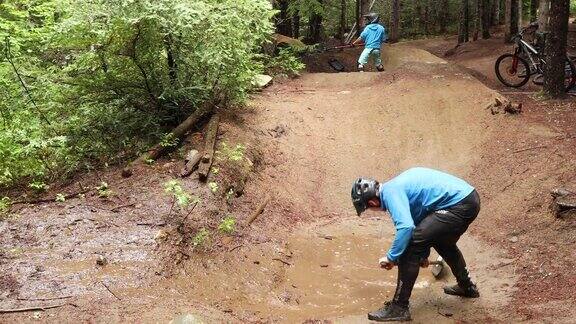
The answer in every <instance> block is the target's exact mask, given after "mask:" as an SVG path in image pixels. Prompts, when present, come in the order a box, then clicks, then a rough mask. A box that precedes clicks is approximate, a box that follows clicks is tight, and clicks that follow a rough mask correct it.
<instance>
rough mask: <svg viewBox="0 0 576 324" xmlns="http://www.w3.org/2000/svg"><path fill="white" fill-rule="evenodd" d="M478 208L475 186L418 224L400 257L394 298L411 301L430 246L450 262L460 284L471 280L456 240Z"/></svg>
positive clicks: (399, 301) (466, 283)
mask: <svg viewBox="0 0 576 324" xmlns="http://www.w3.org/2000/svg"><path fill="white" fill-rule="evenodd" d="M479 211H480V196H479V195H478V193H477V192H476V190H474V191H472V193H470V194H469V195H468V196H467V197H466V198H464V199H463V200H462V201H460V202H459V203H457V204H456V205H454V206H452V207H450V208H446V209H444V210H437V211H435V212H433V213H430V214H429V215H428V216H426V217H425V218H424V219H423V220H422V221H421V222H420V224H418V225H417V226H416V228H415V229H414V231H413V233H412V240H411V241H410V244H409V245H408V247H407V248H406V250H405V251H404V253H403V254H402V256H401V257H400V259H399V260H398V283H397V285H396V293H395V294H394V301H395V302H397V303H399V304H402V305H408V300H409V299H410V294H411V293H412V288H414V283H415V282H416V278H417V277H418V271H419V270H420V262H421V261H422V260H423V259H424V258H426V257H427V256H428V255H429V253H430V248H431V247H433V248H434V249H435V250H436V251H437V252H438V254H439V255H440V256H441V257H442V258H443V259H444V261H446V263H447V264H448V265H449V266H450V269H451V270H452V273H453V274H454V276H455V277H456V280H457V281H458V284H459V285H460V286H461V287H468V286H470V285H471V284H472V282H471V281H470V276H469V274H468V270H467V269H466V261H464V257H463V256H462V253H461V252H460V249H458V246H456V242H458V239H460V236H461V235H462V234H464V232H466V230H467V229H468V226H469V225H470V223H472V221H474V219H475V218H476V216H477V215H478V212H479Z"/></svg>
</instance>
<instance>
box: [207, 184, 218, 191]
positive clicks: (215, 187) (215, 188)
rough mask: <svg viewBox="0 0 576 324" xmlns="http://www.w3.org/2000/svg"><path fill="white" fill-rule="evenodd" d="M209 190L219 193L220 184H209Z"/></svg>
mask: <svg viewBox="0 0 576 324" xmlns="http://www.w3.org/2000/svg"><path fill="white" fill-rule="evenodd" d="M208 188H210V191H212V193H216V192H217V191H218V184H217V183H216V182H208Z"/></svg>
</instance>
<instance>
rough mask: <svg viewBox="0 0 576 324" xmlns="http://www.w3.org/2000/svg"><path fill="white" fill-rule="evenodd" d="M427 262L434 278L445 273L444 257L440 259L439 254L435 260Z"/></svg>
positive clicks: (438, 277)
mask: <svg viewBox="0 0 576 324" xmlns="http://www.w3.org/2000/svg"><path fill="white" fill-rule="evenodd" d="M429 264H430V265H431V266H432V269H430V271H431V272H432V275H433V276H434V278H436V279H440V278H442V276H444V274H445V273H446V271H444V266H445V265H446V263H445V262H444V259H442V257H441V256H439V257H438V258H437V259H436V261H430V263H429Z"/></svg>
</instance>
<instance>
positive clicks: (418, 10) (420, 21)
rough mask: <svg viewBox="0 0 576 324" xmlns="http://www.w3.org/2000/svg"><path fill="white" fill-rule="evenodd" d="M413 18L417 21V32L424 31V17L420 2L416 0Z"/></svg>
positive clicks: (420, 0)
mask: <svg viewBox="0 0 576 324" xmlns="http://www.w3.org/2000/svg"><path fill="white" fill-rule="evenodd" d="M414 11H415V18H416V19H418V32H422V31H423V30H424V17H423V16H424V15H423V10H422V0H416V3H415V4H414Z"/></svg>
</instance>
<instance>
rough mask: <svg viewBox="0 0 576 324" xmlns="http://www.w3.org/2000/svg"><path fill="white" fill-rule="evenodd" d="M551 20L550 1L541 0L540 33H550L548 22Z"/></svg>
mask: <svg viewBox="0 0 576 324" xmlns="http://www.w3.org/2000/svg"><path fill="white" fill-rule="evenodd" d="M549 20H550V0H540V6H538V31H540V32H547V31H548V21H549Z"/></svg>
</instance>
